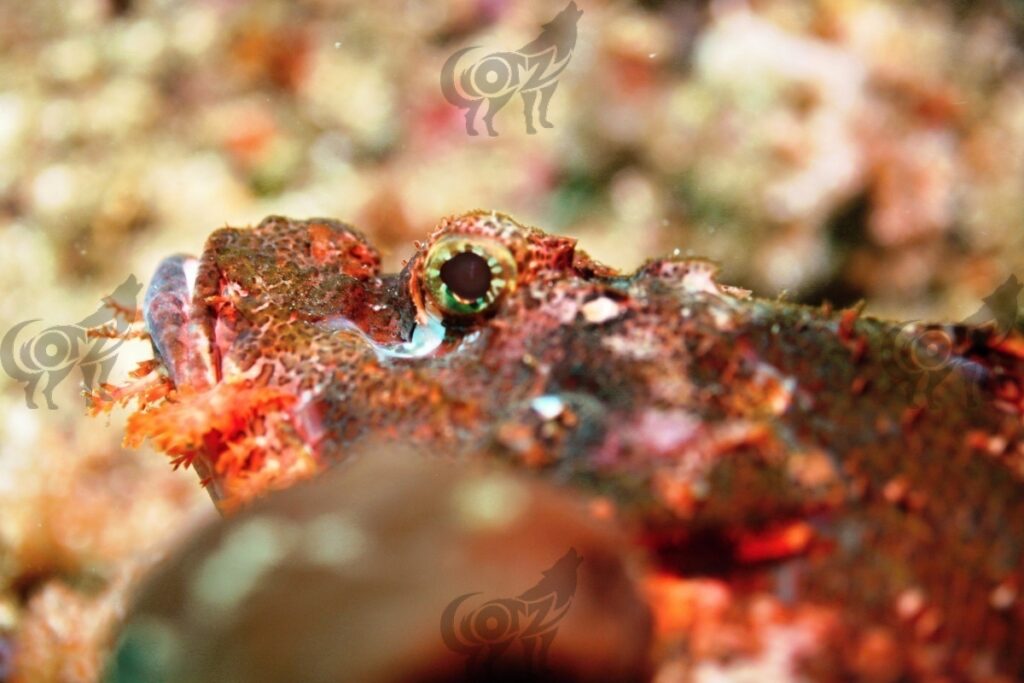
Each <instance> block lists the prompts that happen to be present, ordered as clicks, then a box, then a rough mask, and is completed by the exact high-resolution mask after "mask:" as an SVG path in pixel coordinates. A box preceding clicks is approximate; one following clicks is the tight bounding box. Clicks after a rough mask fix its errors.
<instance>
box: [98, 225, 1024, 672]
mask: <svg viewBox="0 0 1024 683" xmlns="http://www.w3.org/2000/svg"><path fill="white" fill-rule="evenodd" d="M144 313H145V320H146V324H147V327H148V330H149V333H150V335H151V338H152V341H153V345H154V347H155V349H156V352H157V356H158V358H157V361H158V362H154V363H152V364H150V365H149V366H147V367H145V368H143V369H142V371H141V372H140V373H139V375H140V377H139V378H138V380H137V382H136V383H135V384H134V385H133V386H132V387H130V388H122V389H113V390H111V391H112V394H113V395H114V396H115V398H127V397H130V396H139V397H141V400H140V403H141V406H140V409H139V410H138V412H136V413H135V414H134V415H133V416H132V417H131V418H130V422H129V433H128V439H129V441H131V442H139V441H141V440H142V439H143V438H149V439H150V440H151V441H152V443H153V444H155V446H156V447H157V448H159V449H161V450H163V451H165V452H167V453H168V454H170V455H171V456H172V457H173V458H174V459H175V462H176V463H180V464H186V465H190V466H192V467H194V468H195V469H196V470H197V471H198V472H199V473H200V476H201V477H202V479H203V482H204V484H205V485H206V486H207V487H208V489H209V491H210V493H211V495H212V497H213V498H214V500H215V501H217V504H218V506H219V507H220V508H221V509H222V510H223V511H225V512H232V511H234V510H235V509H237V508H238V507H240V506H241V505H242V504H244V503H246V502H247V501H249V500H250V499H252V498H254V497H256V496H258V495H260V494H262V493H263V492H266V491H268V490H271V489H279V488H285V487H290V486H292V485H293V484H294V483H296V482H297V481H299V480H302V479H306V478H309V477H311V476H312V475H314V474H317V473H318V472H320V471H321V470H324V469H325V468H329V467H333V466H337V467H338V468H339V469H341V470H342V471H343V470H344V468H346V467H349V466H350V465H351V460H352V458H353V457H354V456H352V454H353V453H357V452H358V453H360V455H359V456H358V457H359V458H372V457H374V455H373V453H366V451H365V449H362V450H360V448H359V446H360V444H361V443H364V442H367V441H368V440H370V439H372V440H373V441H374V442H375V443H378V444H381V443H382V444H384V446H383V448H387V444H388V443H394V444H401V447H402V448H403V449H405V452H409V453H412V454H413V455H410V456H409V457H417V458H418V457H422V458H430V459H441V460H446V461H453V462H456V463H460V462H461V463H468V462H479V461H486V462H500V463H503V465H504V466H505V467H506V468H509V469H512V470H522V471H529V472H532V473H535V474H536V475H538V476H539V477H541V478H543V479H546V480H548V481H549V482H555V483H556V484H557V485H558V486H561V487H564V488H568V489H571V490H573V491H576V492H578V493H581V494H582V495H584V496H586V497H587V498H588V499H589V500H590V501H591V502H592V504H593V506H594V509H595V510H600V511H601V514H602V515H603V516H605V517H612V518H614V519H616V520H617V521H618V523H619V524H621V525H622V526H623V528H625V529H628V537H629V538H630V539H631V542H632V543H633V544H635V546H636V547H639V548H642V549H643V550H644V552H645V553H646V556H647V557H648V558H649V559H650V567H651V568H650V569H649V572H650V574H649V575H648V578H647V579H646V588H645V590H646V593H645V594H646V595H647V596H648V598H647V599H648V600H649V601H650V603H651V607H652V609H653V611H654V613H655V617H656V623H657V625H658V631H657V633H658V643H659V645H657V646H656V647H655V648H654V650H653V651H652V657H653V658H654V659H656V660H657V661H658V662H660V663H659V664H658V670H659V671H660V673H659V674H657V675H658V676H659V678H658V679H657V680H659V681H667V680H690V679H701V677H702V676H715V675H718V676H722V675H727V674H729V673H730V672H734V673H735V672H741V671H745V670H747V669H744V668H743V667H748V669H749V668H750V667H754V668H753V669H751V670H761V671H762V672H763V671H774V672H775V673H771V674H764V675H765V676H768V677H769V678H771V677H772V676H774V677H776V678H778V679H789V678H791V679H792V680H828V681H838V680H872V681H875V680H877V681H900V680H949V681H953V680H969V681H988V682H992V683H994V682H996V681H1005V682H1007V683H1008V682H1009V681H1013V680H1022V679H1024V421H1022V414H1024V336H1022V335H1021V333H1020V332H1019V331H1015V330H1013V329H1006V328H1005V327H1000V326H999V325H992V324H989V325H981V326H960V325H938V324H936V325H925V324H920V323H915V324H910V325H902V324H897V323H890V322H885V321H880V320H875V319H871V318H868V317H866V316H862V315H860V311H859V309H858V308H853V309H847V310H831V309H830V308H828V307H818V308H812V307H807V306H802V305H795V304H790V303H786V302H782V301H769V300H761V299H757V298H755V297H751V296H750V294H749V293H748V292H746V291H745V290H741V289H738V288H733V287H728V286H725V285H722V284H719V283H718V282H717V280H716V269H715V267H714V265H713V264H711V263H710V262H707V261H704V260H700V259H681V258H669V259H659V260H652V261H650V262H648V263H647V264H645V265H644V266H642V267H641V268H639V269H638V270H637V271H636V272H633V273H621V272H618V271H616V270H614V269H612V268H609V267H607V266H604V265H602V264H600V263H598V262H596V261H595V260H593V259H591V258H590V257H588V256H587V254H585V253H584V252H583V251H581V250H580V249H578V248H577V246H576V242H575V241H574V240H572V239H569V238H566V237H560V236H557V235H550V234H547V233H545V232H543V231H541V230H538V229H535V228H531V227H526V226H523V225H520V224H519V223H517V222H516V221H514V220H512V219H511V218H509V217H507V216H504V215H501V214H497V213H491V212H480V211H478V212H472V213H468V214H465V215H462V216H458V217H454V218H450V219H447V220H444V221H442V222H441V223H440V225H439V226H438V227H437V228H436V229H435V230H434V231H433V232H432V233H431V234H430V235H429V237H428V239H427V240H426V241H425V242H424V243H422V244H417V247H416V251H415V254H414V255H413V256H412V257H411V258H410V259H409V260H408V262H407V263H406V265H405V267H404V268H403V269H402V271H401V272H399V273H397V274H382V273H381V272H380V268H379V256H378V253H377V251H376V250H375V249H374V247H373V246H372V245H371V244H370V243H368V241H367V240H366V239H365V238H364V237H363V236H362V235H361V234H360V233H359V232H358V231H357V230H356V229H354V228H352V227H351V226H349V225H346V224H344V223H341V222H338V221H335V220H329V219H313V220H292V219H288V218H282V217H270V218H267V219H266V220H264V221H263V222H262V223H260V224H259V225H258V226H256V227H255V228H246V229H239V228H223V229H219V230H217V231H215V232H214V233H213V234H212V235H211V236H210V237H209V240H208V242H207V244H206V247H205V249H204V251H203V253H202V255H201V256H200V257H199V258H198V259H193V258H189V257H172V258H169V259H167V260H165V261H164V262H163V263H162V264H161V265H160V267H159V269H158V270H157V272H156V273H155V275H154V277H153V279H152V282H151V284H150V287H149V290H148V293H147V295H146V299H145V311H144ZM146 372H148V373H149V374H148V375H146V374H144V373H146ZM424 485H425V486H427V485H428V484H427V483H424ZM595 514H596V513H595ZM228 523H230V521H229V522H228ZM584 562H585V559H584ZM467 590H468V589H467ZM772 634H775V635H772ZM779 634H786V635H785V637H781V636H780V635H779ZM554 642H555V644H554V645H553V647H557V643H558V641H557V640H556V641H554ZM757 667H762V668H761V669H758V668H757ZM764 667H768V668H767V669H765V668H764ZM771 667H776V668H774V669H773V668H771ZM779 667H781V668H779ZM780 671H781V672H783V673H779V672H780ZM787 677H788V678H787ZM704 680H714V678H706V679H704ZM718 680H721V679H720V678H719V679H718ZM757 680H768V679H767V678H763V677H762V678H757Z"/></svg>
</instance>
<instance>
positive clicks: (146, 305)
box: [143, 254, 219, 391]
mask: <svg viewBox="0 0 1024 683" xmlns="http://www.w3.org/2000/svg"><path fill="white" fill-rule="evenodd" d="M198 269H199V262H198V260H197V259H196V258H194V257H192V256H187V255H180V254H179V255H175V256H170V257H168V258H165V259H164V260H163V261H161V262H160V265H158V266H157V269H156V271H155V272H154V273H153V279H152V280H151V281H150V284H149V288H148V289H147V290H146V296H145V299H144V301H143V314H144V317H145V321H146V328H147V329H148V330H149V334H150V338H151V339H152V341H153V346H154V348H155V349H156V353H157V355H158V356H159V358H160V360H161V361H162V362H163V364H164V367H166V369H167V372H168V374H169V375H170V378H171V380H172V381H173V382H174V385H175V387H177V388H178V389H182V388H186V387H187V388H190V389H194V390H196V391H203V390H205V389H209V388H210V387H211V386H213V385H214V384H215V383H216V382H217V381H218V379H219V368H218V362H217V354H216V352H215V345H214V343H213V320H212V317H211V315H210V313H209V310H208V309H207V308H206V307H205V306H201V305H196V302H195V301H194V299H193V292H194V291H195V280H196V273H197V272H198Z"/></svg>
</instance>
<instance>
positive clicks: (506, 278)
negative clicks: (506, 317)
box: [424, 236, 517, 317]
mask: <svg viewBox="0 0 1024 683" xmlns="http://www.w3.org/2000/svg"><path fill="white" fill-rule="evenodd" d="M516 272H517V269H516V262H515V259H514V258H513V256H512V253H511V252H510V251H509V250H508V248H507V247H505V245H503V244H502V243H500V242H498V241H497V240H493V239H490V238H486V237H478V236H472V237H467V236H451V237H446V238H443V239H441V240H438V242H437V243H435V244H434V245H433V246H432V247H431V248H430V250H429V251H428V252H427V256H426V261H425V266H424V284H425V289H426V292H427V294H428V296H429V297H430V299H431V301H433V303H434V304H435V305H436V306H437V308H438V309H439V310H440V312H441V313H442V314H444V315H447V316H456V317H459V316H474V315H478V314H481V313H485V312H487V311H488V310H490V309H492V308H493V307H494V306H495V304H496V303H497V302H498V300H499V299H500V298H501V297H502V295H504V294H505V293H506V292H507V291H511V290H512V289H513V288H514V287H515V283H516Z"/></svg>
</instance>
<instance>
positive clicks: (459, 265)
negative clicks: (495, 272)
mask: <svg viewBox="0 0 1024 683" xmlns="http://www.w3.org/2000/svg"><path fill="white" fill-rule="evenodd" d="M441 282H443V283H445V284H446V285H448V289H449V291H451V292H452V294H454V295H455V296H457V297H459V298H460V299H465V300H468V301H473V300H475V299H479V298H480V297H482V296H483V295H485V294H487V292H488V290H490V288H491V268H490V266H488V265H487V260H486V259H485V258H484V257H483V256H481V255H480V254H474V253H473V252H471V251H464V252H462V253H460V254H456V255H455V256H452V257H451V258H450V259H448V260H447V261H445V263H444V265H443V266H441Z"/></svg>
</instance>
